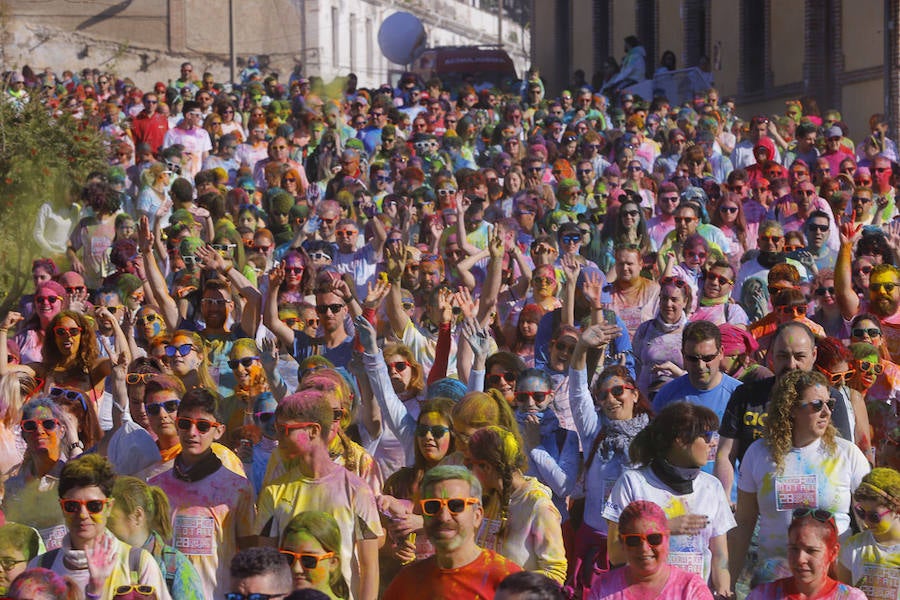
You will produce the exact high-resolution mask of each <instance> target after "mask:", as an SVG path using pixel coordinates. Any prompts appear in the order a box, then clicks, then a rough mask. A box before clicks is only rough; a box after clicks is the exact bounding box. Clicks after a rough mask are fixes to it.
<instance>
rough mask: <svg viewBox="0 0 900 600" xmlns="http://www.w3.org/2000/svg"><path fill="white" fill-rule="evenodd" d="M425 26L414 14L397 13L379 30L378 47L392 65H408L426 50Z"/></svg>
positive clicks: (385, 21)
mask: <svg viewBox="0 0 900 600" xmlns="http://www.w3.org/2000/svg"><path fill="white" fill-rule="evenodd" d="M425 43H426V34H425V26H424V25H422V21H420V20H419V18H418V17H416V16H415V15H413V14H410V13H408V12H403V11H401V12H395V13H394V14H392V15H391V16H389V17H388V18H387V19H385V20H384V21H383V22H382V23H381V27H380V28H379V29H378V46H379V47H380V48H381V53H382V54H384V56H385V58H387V59H388V60H389V61H391V62H392V63H396V64H398V65H407V64H409V63H411V62H413V61H415V60H416V58H418V57H419V55H420V54H422V52H423V51H424V50H425Z"/></svg>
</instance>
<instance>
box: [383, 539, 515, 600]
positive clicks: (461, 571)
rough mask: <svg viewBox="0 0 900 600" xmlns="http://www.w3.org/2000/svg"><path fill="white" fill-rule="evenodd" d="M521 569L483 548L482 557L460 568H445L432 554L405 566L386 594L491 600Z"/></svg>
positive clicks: (398, 598)
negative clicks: (507, 580) (506, 580)
mask: <svg viewBox="0 0 900 600" xmlns="http://www.w3.org/2000/svg"><path fill="white" fill-rule="evenodd" d="M521 570H522V567H520V566H519V565H517V564H516V563H514V562H512V561H511V560H509V559H506V558H504V557H502V556H500V555H499V554H497V553H496V552H494V551H493V550H482V551H481V554H480V555H479V556H478V558H476V559H475V560H473V561H472V562H470V563H469V564H467V565H466V566H464V567H459V568H458V569H441V568H440V567H438V565H437V558H436V557H434V556H432V557H430V558H426V559H425V560H420V561H419V562H416V563H413V564H411V565H409V566H407V567H404V568H403V570H402V571H400V573H399V574H398V575H397V577H395V578H394V580H393V581H392V582H391V585H390V586H389V587H388V589H387V591H385V593H384V597H385V598H390V599H391V600H404V599H406V598H410V599H413V600H419V598H429V599H431V600H462V599H463V598H465V599H466V600H491V599H492V598H493V597H494V593H495V592H496V590H497V586H499V585H500V582H501V581H503V580H504V579H505V578H506V576H507V575H510V574H512V573H518V572H519V571H521Z"/></svg>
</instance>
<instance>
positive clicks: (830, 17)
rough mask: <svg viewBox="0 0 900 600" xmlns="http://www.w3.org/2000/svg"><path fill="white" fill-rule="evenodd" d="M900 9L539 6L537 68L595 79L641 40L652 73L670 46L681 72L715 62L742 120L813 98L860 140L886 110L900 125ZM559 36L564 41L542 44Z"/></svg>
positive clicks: (852, 3) (775, 1)
mask: <svg viewBox="0 0 900 600" xmlns="http://www.w3.org/2000/svg"><path fill="white" fill-rule="evenodd" d="M898 13H900V0H537V1H536V2H535V4H534V17H533V24H534V27H533V39H534V40H535V42H536V43H535V48H534V49H535V62H536V64H537V65H538V66H539V67H540V68H541V72H542V74H543V75H544V77H545V78H546V79H547V80H548V83H549V84H550V89H551V90H559V89H561V87H562V86H564V85H565V84H566V83H567V82H568V81H569V80H571V78H572V73H573V72H574V70H576V69H583V70H584V71H585V73H586V74H587V79H588V81H591V78H592V75H595V74H602V72H603V67H604V64H605V63H606V61H607V59H608V58H610V57H612V58H614V59H615V60H616V61H618V62H621V60H622V56H623V55H624V38H625V37H626V36H629V35H635V36H637V37H638V39H639V40H640V41H641V42H642V44H643V45H644V47H645V49H646V51H647V68H648V72H649V73H650V74H652V73H653V71H654V70H655V69H656V68H657V66H658V65H659V60H660V56H661V55H662V53H663V52H665V51H666V50H671V51H672V52H674V53H675V56H676V59H677V66H678V68H683V67H692V66H701V65H703V64H704V62H706V63H707V64H708V65H709V69H710V70H711V72H712V76H713V78H714V81H715V86H716V88H717V89H718V90H719V92H720V95H722V96H735V97H736V98H737V101H738V106H739V108H740V112H741V114H743V115H747V116H750V115H752V114H753V113H755V112H766V113H783V112H784V108H785V107H784V102H785V101H786V100H789V99H795V98H798V97H800V96H804V95H808V96H812V97H814V98H816V100H817V101H818V103H819V107H820V108H821V109H822V110H825V109H827V108H837V109H839V110H841V111H842V113H843V116H844V120H845V121H846V122H847V123H848V125H849V126H850V132H851V135H852V136H854V135H855V136H856V137H860V134H862V133H866V132H867V131H868V118H869V116H870V115H871V114H873V113H876V112H885V108H886V105H888V107H889V108H890V109H891V111H890V112H891V113H892V114H893V117H894V120H893V123H892V126H893V127H894V128H895V129H896V126H897V123H896V121H897V117H898V116H900V114H898V109H900V106H890V103H891V102H893V103H896V102H897V99H898V98H900V93H898V92H900V82H898V80H897V64H898V56H900V43H898V33H897V28H896V27H894V28H893V29H889V30H888V31H887V35H886V31H885V29H886V27H887V25H886V23H891V22H893V23H897V19H898ZM886 14H887V15H889V16H890V17H889V18H888V19H885V16H886ZM551 38H552V39H556V40H562V42H561V43H559V44H548V43H543V42H542V40H547V39H551ZM885 40H887V43H886V41H885ZM886 65H887V67H886ZM601 78H602V77H601ZM885 81H887V82H888V83H887V85H885ZM886 91H887V92H890V93H886ZM894 137H896V131H895V135H894Z"/></svg>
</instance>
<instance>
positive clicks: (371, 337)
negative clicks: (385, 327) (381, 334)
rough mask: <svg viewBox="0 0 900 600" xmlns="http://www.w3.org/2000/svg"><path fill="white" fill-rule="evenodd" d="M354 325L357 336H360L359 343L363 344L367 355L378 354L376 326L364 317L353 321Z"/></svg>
mask: <svg viewBox="0 0 900 600" xmlns="http://www.w3.org/2000/svg"><path fill="white" fill-rule="evenodd" d="M353 325H354V326H355V327H356V335H358V336H359V343H360V344H362V347H363V350H365V352H366V354H378V333H377V332H376V331H375V326H374V325H372V324H371V323H369V320H368V319H366V318H365V317H364V316H362V315H360V316H358V317H356V318H355V319H354V320H353Z"/></svg>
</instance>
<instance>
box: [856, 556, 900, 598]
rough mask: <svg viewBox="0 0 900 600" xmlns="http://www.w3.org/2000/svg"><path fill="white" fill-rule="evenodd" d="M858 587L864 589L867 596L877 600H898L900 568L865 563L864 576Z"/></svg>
mask: <svg viewBox="0 0 900 600" xmlns="http://www.w3.org/2000/svg"><path fill="white" fill-rule="evenodd" d="M857 587H858V588H859V589H861V590H862V591H863V593H864V594H865V595H866V598H868V599H869V600H875V599H876V598H877V599H879V600H881V599H882V598H884V599H890V600H897V594H898V592H900V569H897V568H896V567H886V566H884V565H879V564H874V563H865V564H864V565H863V576H862V579H860V580H859V582H858V585H857Z"/></svg>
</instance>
